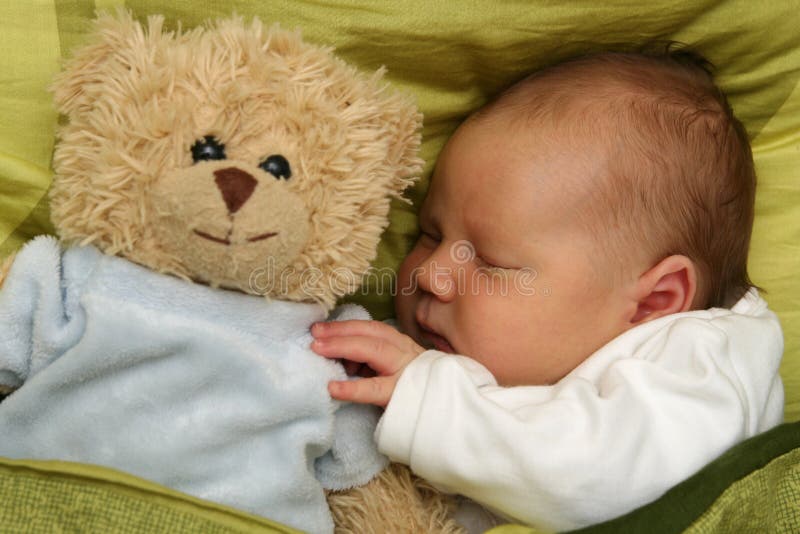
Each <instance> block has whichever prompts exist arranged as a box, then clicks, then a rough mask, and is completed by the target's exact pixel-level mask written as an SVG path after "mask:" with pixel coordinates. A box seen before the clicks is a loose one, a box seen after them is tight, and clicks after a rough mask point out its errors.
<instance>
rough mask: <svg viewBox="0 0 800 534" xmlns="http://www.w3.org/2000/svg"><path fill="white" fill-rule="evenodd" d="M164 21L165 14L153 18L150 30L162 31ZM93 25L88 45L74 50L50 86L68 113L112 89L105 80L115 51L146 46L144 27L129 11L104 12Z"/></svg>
mask: <svg viewBox="0 0 800 534" xmlns="http://www.w3.org/2000/svg"><path fill="white" fill-rule="evenodd" d="M162 23H163V17H151V18H150V19H149V25H150V33H152V32H153V31H154V29H157V30H158V31H159V32H160V29H161V25H162ZM92 26H93V28H92V31H91V32H90V37H89V38H88V44H86V45H84V46H83V47H81V48H79V49H78V50H76V51H75V52H74V55H73V56H72V58H71V59H69V60H68V61H67V62H66V64H65V65H64V68H63V70H62V71H61V72H60V73H59V74H58V75H56V77H55V79H54V80H53V85H52V86H51V87H50V90H51V91H52V93H53V97H54V100H55V105H56V110H57V111H58V112H59V113H61V114H64V115H67V116H69V115H74V114H75V113H77V112H79V111H80V109H81V108H83V107H85V106H91V103H92V101H93V100H94V98H93V94H94V93H95V92H98V91H108V90H109V88H108V87H104V86H103V82H104V81H105V80H106V79H107V78H108V75H107V72H108V71H109V70H110V69H111V68H112V67H111V66H110V65H109V59H110V58H111V57H113V56H114V54H115V53H117V52H119V51H127V52H130V51H131V48H133V47H134V46H135V45H139V46H140V47H141V48H142V49H144V48H145V46H146V41H145V38H144V29H143V28H142V25H141V24H139V22H138V21H136V20H134V18H133V15H131V13H130V12H129V11H125V10H122V9H119V10H118V11H117V12H116V14H115V15H110V14H108V13H105V12H101V13H99V14H98V16H97V18H96V19H95V20H94V21H93V22H92Z"/></svg>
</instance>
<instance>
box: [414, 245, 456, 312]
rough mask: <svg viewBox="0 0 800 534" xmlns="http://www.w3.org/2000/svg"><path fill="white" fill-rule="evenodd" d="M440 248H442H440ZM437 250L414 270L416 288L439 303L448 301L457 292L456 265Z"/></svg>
mask: <svg viewBox="0 0 800 534" xmlns="http://www.w3.org/2000/svg"><path fill="white" fill-rule="evenodd" d="M440 248H442V247H440ZM446 254H447V252H445V255H444V256H443V255H442V254H440V253H439V251H438V250H437V251H436V252H434V253H433V254H431V256H429V257H428V258H427V260H426V261H424V262H423V263H422V264H421V265H419V266H418V267H417V269H415V275H416V283H417V286H418V287H419V288H420V289H422V290H423V291H425V292H427V293H430V294H432V295H433V296H435V297H436V298H437V299H439V300H441V301H450V300H452V299H453V297H454V296H455V295H456V294H457V293H458V290H459V284H458V280H459V272H458V265H457V264H455V263H453V262H451V261H447V260H448V257H447V256H446Z"/></svg>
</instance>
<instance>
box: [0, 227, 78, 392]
mask: <svg viewBox="0 0 800 534" xmlns="http://www.w3.org/2000/svg"><path fill="white" fill-rule="evenodd" d="M73 263H74V262H73ZM62 272H63V262H62V255H61V249H60V246H59V244H58V241H57V240H56V239H55V238H53V237H37V238H35V239H34V240H32V241H31V242H29V243H28V244H26V245H25V247H23V248H22V250H21V251H20V252H19V253H18V254H17V256H16V257H15V258H14V263H13V265H12V266H11V269H10V271H9V273H8V277H7V278H6V280H5V281H4V282H3V287H2V289H0V385H3V386H10V387H12V388H16V387H19V386H21V385H22V384H23V383H24V382H25V381H26V380H27V379H28V378H30V377H31V376H33V375H34V374H35V373H36V372H37V371H39V370H40V369H42V368H44V367H46V366H47V365H49V364H50V363H51V362H52V361H53V360H55V359H56V358H58V357H59V356H60V355H61V354H63V353H64V352H66V351H67V350H68V349H69V348H70V347H72V346H73V345H74V344H75V343H76V342H77V340H78V339H79V338H80V336H81V335H82V333H83V329H84V325H85V320H84V315H83V313H82V310H81V309H80V307H79V306H78V301H77V295H76V294H75V293H76V291H77V288H75V287H74V286H72V287H70V285H69V284H67V283H65V277H64V276H62Z"/></svg>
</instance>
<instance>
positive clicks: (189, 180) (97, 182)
mask: <svg viewBox="0 0 800 534" xmlns="http://www.w3.org/2000/svg"><path fill="white" fill-rule="evenodd" d="M90 41H91V42H90V44H88V45H86V46H84V47H83V48H81V49H80V50H78V51H77V52H76V53H75V55H74V57H73V58H72V59H71V60H70V61H69V62H68V63H67V64H66V66H65V68H64V70H63V72H62V73H61V74H60V75H59V76H58V78H57V79H56V81H55V83H54V86H53V92H54V95H55V102H56V106H57V108H58V110H59V112H61V113H62V114H63V115H65V116H66V118H67V122H66V124H65V126H63V127H62V128H61V129H60V131H59V142H58V144H57V146H56V150H55V154H54V160H53V165H54V169H55V177H54V182H53V187H52V189H51V196H50V200H51V207H52V217H53V221H54V224H55V226H56V228H57V230H58V232H59V234H60V236H61V237H62V239H63V240H64V241H66V242H67V243H77V244H93V245H94V246H96V247H98V248H99V249H101V250H103V251H104V252H105V253H107V254H115V255H119V256H122V257H125V258H128V259H130V260H132V261H135V262H137V263H140V264H142V265H144V266H147V267H149V268H151V269H154V270H156V271H159V272H164V273H169V274H173V275H176V276H180V277H183V278H185V279H189V280H195V281H198V282H201V283H206V284H209V285H212V286H222V287H228V288H234V289H238V290H241V291H245V292H248V293H257V294H264V295H265V296H267V297H269V298H276V299H285V300H293V301H306V300H310V301H317V302H320V303H322V304H324V305H325V306H327V307H330V306H332V305H333V304H334V303H335V301H336V299H337V298H338V297H339V296H341V295H343V294H345V293H347V292H349V291H352V290H354V289H355V288H356V287H357V286H358V284H359V282H360V278H361V276H362V274H363V273H364V272H365V270H366V269H367V268H368V267H369V265H370V262H371V260H372V259H373V258H374V257H375V251H376V247H377V244H378V241H379V239H380V235H381V232H382V231H383V229H384V228H385V227H386V224H387V214H388V209H389V202H390V200H391V198H393V197H395V198H399V197H400V195H401V193H402V191H403V189H405V188H406V186H408V185H409V184H410V183H411V182H412V181H413V180H414V179H415V177H416V176H417V174H418V173H419V172H420V171H421V161H420V160H419V159H418V157H417V151H418V148H419V143H420V130H421V116H420V115H419V113H418V112H417V111H416V108H415V106H414V105H413V104H412V102H411V101H410V100H409V99H408V98H407V97H405V96H402V95H399V94H397V93H395V92H393V91H391V90H390V89H389V88H388V87H387V86H386V85H385V84H384V83H382V82H381V76H382V71H378V72H376V73H374V74H373V75H371V76H365V75H363V74H361V73H359V72H357V71H356V70H355V69H353V68H352V67H350V66H348V65H346V64H345V63H344V62H342V61H341V60H339V59H337V58H336V57H335V56H333V55H332V54H331V51H330V50H329V49H326V48H321V47H319V46H314V45H311V44H308V43H305V42H303V41H302V40H301V39H300V37H299V35H298V34H297V33H296V32H289V31H285V30H282V29H280V28H278V27H277V26H274V27H272V28H265V27H264V26H263V25H262V24H261V22H259V21H258V20H254V21H252V22H251V23H249V24H245V23H244V22H243V21H242V20H241V19H240V18H236V17H233V18H230V19H227V20H221V21H218V22H215V23H212V24H209V25H208V26H206V27H202V28H197V29H195V30H191V31H185V32H180V31H178V32H171V31H167V30H165V29H164V22H163V19H162V18H161V17H150V18H149V19H148V21H147V24H145V25H142V24H140V23H139V22H137V21H136V20H134V19H133V18H132V16H131V15H130V14H128V13H125V12H120V13H119V14H118V15H116V16H109V15H100V16H99V18H98V20H97V22H96V27H95V30H94V35H93V37H92V39H91V40H90ZM206 136H212V137H214V138H216V139H217V140H218V141H219V142H221V143H222V144H224V145H225V156H226V159H225V160H211V161H199V162H194V161H193V157H192V147H193V146H196V144H197V143H198V141H202V140H203V139H204V138H205V137H206ZM274 154H280V155H282V156H284V157H285V158H286V159H287V160H288V161H289V162H290V164H291V170H292V173H291V177H290V178H289V179H288V180H287V179H283V178H276V177H275V176H273V175H271V174H270V173H268V172H267V171H266V170H265V169H263V168H261V167H260V164H261V163H262V162H263V161H264V158H266V157H268V156H270V155H274ZM231 169H233V170H231ZM242 175H247V176H249V178H245V179H243V181H242V182H241V183H240V184H239V185H238V186H237V187H236V188H234V189H236V191H235V192H234V193H235V194H234V195H233V196H232V197H231V198H228V199H226V198H225V195H224V194H223V193H222V190H223V188H222V186H221V185H220V180H222V181H224V179H227V178H225V177H231V176H233V177H234V178H235V177H236V176H242ZM237 183H238V182H237ZM248 184H249V185H248ZM253 184H255V185H253ZM245 197H247V198H245ZM242 199H244V200H245V201H244V202H243V203H241V204H240V202H239V201H240V200H242ZM232 205H235V208H232V207H231V206H232ZM273 232H274V233H275V235H274V236H271V237H269V238H268V239H261V240H253V238H254V237H257V236H258V235H263V234H264V233H273ZM202 234H206V236H205V237H203V235H202ZM269 259H271V261H272V263H269V261H268V260H269ZM6 268H7V266H4V270H3V271H2V272H5V269H6ZM270 269H271V270H270ZM310 270H313V271H314V277H305V278H304V275H305V274H306V273H308V272H309V271H310ZM259 277H260V278H259ZM270 277H272V278H270ZM278 280H280V283H275V282H276V281H278ZM270 281H271V282H272V285H270ZM329 498H330V505H331V508H332V511H333V516H334V518H335V520H336V523H337V531H338V532H352V533H368V532H375V533H385V532H444V533H451V532H452V533H455V532H459V531H460V530H459V529H458V527H457V526H456V525H455V523H454V522H453V520H452V519H451V518H450V517H451V514H452V508H453V506H452V502H451V501H450V500H449V499H448V498H447V497H445V496H443V495H442V494H440V493H439V492H437V491H436V490H435V489H433V487H432V486H430V485H428V484H427V483H425V482H424V481H422V480H420V479H418V478H416V477H414V476H412V475H411V473H410V472H409V471H408V469H407V468H405V467H402V466H392V467H391V468H389V469H387V470H386V471H385V472H383V473H382V474H381V475H380V476H379V477H378V478H376V479H375V480H373V481H372V482H371V483H369V484H368V485H366V486H364V487H362V488H355V489H353V490H351V491H349V492H344V493H336V494H331V495H330V496H329Z"/></svg>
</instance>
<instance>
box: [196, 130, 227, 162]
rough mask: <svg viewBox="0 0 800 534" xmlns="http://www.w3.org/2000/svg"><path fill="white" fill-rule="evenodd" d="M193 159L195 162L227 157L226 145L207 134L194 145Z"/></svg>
mask: <svg viewBox="0 0 800 534" xmlns="http://www.w3.org/2000/svg"><path fill="white" fill-rule="evenodd" d="M192 159H193V160H194V162H195V163H197V162H198V161H209V160H214V159H225V145H223V144H222V143H220V142H219V141H217V140H216V138H214V137H212V136H210V135H207V136H205V137H204V138H203V139H202V140H200V141H197V142H196V143H195V144H193V145H192Z"/></svg>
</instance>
